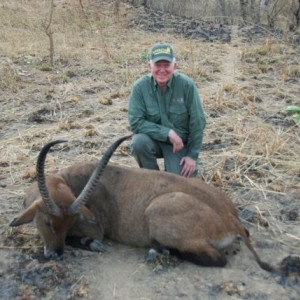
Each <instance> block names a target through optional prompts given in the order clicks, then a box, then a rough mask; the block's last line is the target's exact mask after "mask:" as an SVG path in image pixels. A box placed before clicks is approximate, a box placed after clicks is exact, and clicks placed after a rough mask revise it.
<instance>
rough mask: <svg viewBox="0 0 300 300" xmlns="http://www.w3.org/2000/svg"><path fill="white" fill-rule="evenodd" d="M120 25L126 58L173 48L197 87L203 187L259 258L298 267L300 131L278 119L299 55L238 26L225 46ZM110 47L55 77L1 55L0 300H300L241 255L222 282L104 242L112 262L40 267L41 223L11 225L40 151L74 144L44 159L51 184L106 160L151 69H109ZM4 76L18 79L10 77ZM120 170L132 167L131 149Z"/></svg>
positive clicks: (292, 91) (288, 284)
mask: <svg viewBox="0 0 300 300" xmlns="http://www.w3.org/2000/svg"><path fill="white" fill-rule="evenodd" d="M134 12H135V11H134ZM131 13H133V10H131ZM135 13H138V11H137V12H135ZM122 26H123V28H122V29H120V28H118V32H119V33H120V36H119V38H120V41H119V43H120V49H119V51H120V52H122V51H123V50H124V47H125V43H128V42H127V40H128V38H126V37H129V36H130V35H131V36H132V39H136V40H137V42H138V44H139V45H142V47H143V48H148V47H149V46H150V45H151V44H152V43H153V41H155V40H158V39H162V38H165V39H167V40H170V41H171V42H173V44H174V46H175V48H176V49H178V54H179V55H178V56H179V58H181V63H180V59H179V68H180V69H181V70H182V71H184V72H186V73H187V74H189V75H191V76H192V77H193V78H195V81H196V82H197V85H198V86H199V91H200V94H201V96H202V100H203V105H204V108H205V112H206V115H207V121H208V125H207V128H206V133H205V140H204V146H203V152H202V155H201V172H202V176H203V178H204V179H205V180H206V181H207V182H208V183H210V184H212V185H215V186H216V187H217V188H220V189H222V190H223V191H224V193H227V194H228V195H229V196H230V197H231V198H232V200H233V201H234V202H235V203H236V204H237V205H238V207H239V208H240V211H241V218H242V220H243V222H244V224H245V225H246V226H247V227H248V228H249V230H250V234H251V237H252V241H253V244H254V245H255V248H256V249H257V251H258V253H259V254H260V256H261V257H262V258H263V259H264V260H266V261H268V262H270V263H273V264H277V263H279V262H280V261H281V260H282V258H284V257H286V256H287V255H299V254H300V253H299V246H300V237H299V232H300V231H299V228H300V223H299V220H300V217H299V210H300V165H299V157H300V150H299V149H300V140H299V127H297V126H295V124H294V123H293V122H292V121H291V120H290V119H289V115H287V114H285V113H283V112H282V108H283V107H285V106H286V105H299V92H300V89H299V86H300V77H299V74H298V73H297V72H294V73H293V72H288V71H285V68H284V64H285V65H286V66H289V67H290V68H292V66H295V65H296V66H298V70H300V69H299V61H298V59H297V57H299V54H300V51H299V46H297V45H295V46H292V45H291V46H284V45H283V43H282V41H281V40H278V39H272V38H269V39H268V35H267V37H266V36H264V37H263V39H261V38H260V39H257V40H256V41H255V42H253V41H251V42H249V39H246V38H245V37H249V33H248V34H245V32H244V31H242V30H241V29H239V28H238V27H236V26H233V27H230V31H231V42H230V43H218V42H216V43H203V42H202V41H197V40H187V39H185V38H182V37H180V36H178V35H174V34H172V33H159V34H157V33H156V34H153V33H151V32H145V31H141V30H140V29H138V28H136V29H133V28H127V27H126V26H124V24H123V25H122ZM108 30H110V31H112V35H113V34H114V33H116V32H114V31H113V30H114V29H113V27H109V29H108ZM250 35H251V33H250ZM108 36H109V34H108V33H107V35H106V37H108ZM122 39H123V40H122ZM125 40H126V41H125ZM271 42H272V43H273V45H270V44H268V43H271ZM110 43H111V44H110ZM114 43H115V41H110V42H108V44H106V47H104V46H101V50H100V51H99V53H98V52H97V53H95V50H94V48H93V47H88V48H89V50H86V49H85V50H84V51H87V52H85V55H83V56H80V58H76V59H74V58H72V59H71V58H70V59H69V60H68V61H63V60H58V61H57V68H56V69H55V70H52V71H51V70H50V71H45V70H43V68H42V66H43V64H44V61H43V59H41V58H40V57H38V56H37V55H36V54H34V53H31V52H30V51H25V50H24V51H23V52H22V51H21V50H20V52H19V54H18V55H15V56H14V57H10V56H9V54H8V53H5V52H4V53H3V54H1V55H0V65H1V71H2V73H1V74H2V75H1V76H2V77H1V80H2V81H1V84H2V89H1V90H0V101H1V108H0V110H1V116H0V130H1V131H0V137H1V141H2V143H1V145H0V153H1V156H0V166H1V171H0V191H1V203H0V234H1V248H0V298H1V299H141V300H142V299H143V300H146V299H151V300H160V299H259V300H261V299H268V300H269V299H270V300H271V299H272V300H277V299H278V300H285V299H295V300H296V299H299V298H300V287H299V286H300V285H299V276H298V277H297V276H291V277H290V278H289V279H287V280H286V281H285V282H283V281H282V280H281V278H279V276H276V275H273V274H270V273H267V272H265V271H263V270H261V269H260V268H259V267H258V265H257V264H256V263H255V261H254V259H253V257H252V255H251V254H250V253H249V251H248V250H247V249H245V247H244V245H243V244H241V245H240V247H241V248H240V251H239V252H238V253H237V254H236V255H234V254H233V253H232V252H230V253H229V254H228V264H227V266H226V267H225V268H222V269H220V268H204V267H199V266H196V265H193V264H191V263H188V262H183V261H179V260H177V259H176V258H173V257H161V258H160V259H159V260H158V261H157V262H156V263H153V264H148V263H146V262H145V255H146V253H147V249H137V248H132V247H128V246H126V245H121V244H117V243H115V242H112V241H109V240H106V241H105V244H106V245H107V249H108V250H107V252H106V253H103V254H99V253H92V252H88V251H84V250H78V249H73V248H70V247H67V249H66V252H65V254H64V256H63V259H62V260H60V261H46V260H44V259H43V257H42V252H43V249H42V242H41V241H40V239H39V237H38V235H37V233H36V231H35V228H34V225H33V224H29V225H24V226H21V227H19V228H10V227H9V226H8V224H9V222H10V221H11V220H12V218H13V217H14V216H15V215H16V214H17V213H18V212H19V211H20V210H21V209H22V196H23V194H24V192H25V190H26V188H27V187H28V186H29V185H30V184H31V182H32V181H33V180H34V177H35V160H36V157H37V155H38V152H39V150H40V148H41V147H42V145H44V144H45V143H46V142H48V141H50V140H53V139H57V138H66V139H68V141H69V143H68V145H69V146H68V147H66V148H64V149H61V148H60V149H61V150H58V151H53V152H51V153H50V154H49V156H48V158H47V172H53V171H55V170H58V169H61V168H63V167H65V166H68V165H71V164H73V163H76V162H77V161H81V160H88V159H92V158H98V157H100V156H101V153H103V151H104V150H105V149H106V148H107V146H108V145H109V144H110V143H111V142H112V140H115V139H117V138H118V137H120V136H122V135H125V134H127V133H128V132H129V131H128V123H127V104H128V95H129V92H130V86H131V84H132V82H133V81H134V79H135V78H137V77H139V76H140V75H141V74H142V73H145V72H146V71H147V70H146V62H145V61H142V62H141V61H139V59H140V55H141V52H137V51H133V52H132V54H131V53H130V55H131V56H130V57H128V58H127V57H126V61H125V58H124V57H123V60H122V55H120V57H121V58H120V57H119V56H117V55H116V54H114V53H110V55H111V56H108V57H107V56H106V54H107V52H106V51H108V52H109V51H112V49H114V51H117V50H116V49H115V48H114V46H113V45H114ZM122 43H124V44H122ZM268 45H269V46H268ZM89 46H90V45H89ZM132 47H133V50H137V49H139V47H138V45H136V46H132ZM268 47H269V48H268ZM270 47H271V48H270ZM260 49H272V51H269V54H268V55H267V59H266V56H263V55H259V54H257V53H258V52H259V50H260ZM270 53H271V54H270ZM113 55H115V56H113ZM99 56H100V57H99ZM264 59H265V60H264ZM99 61H101V64H100V63H99ZM32 62H34V65H33V64H32ZM297 64H298V65H297ZM293 68H294V67H293ZM7 70H13V71H14V72H13V73H12V74H14V76H16V77H15V78H14V77H11V78H10V77H8V75H9V74H11V73H10V72H8V71H7ZM298 72H299V71H298ZM295 74H296V75H295ZM297 74H298V75H297ZM4 75H6V77H5V76H4ZM112 161H113V162H117V163H119V164H122V165H129V166H132V167H137V165H136V163H135V161H134V159H133V158H132V157H131V156H130V154H129V142H125V143H124V144H123V145H122V146H121V147H120V148H119V149H118V150H117V151H116V153H115V154H114V156H113V158H112Z"/></svg>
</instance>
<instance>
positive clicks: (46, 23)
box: [42, 0, 54, 67]
mask: <svg viewBox="0 0 300 300" xmlns="http://www.w3.org/2000/svg"><path fill="white" fill-rule="evenodd" d="M53 11H54V0H51V3H50V12H49V19H48V20H46V19H45V20H44V21H43V22H42V27H43V29H44V31H45V33H46V35H47V36H48V38H49V45H50V46H49V56H50V65H51V67H53V66H54V41H53V31H52V29H51V24H52V19H53Z"/></svg>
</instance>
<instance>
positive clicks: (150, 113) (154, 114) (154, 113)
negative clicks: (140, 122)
mask: <svg viewBox="0 0 300 300" xmlns="http://www.w3.org/2000/svg"><path fill="white" fill-rule="evenodd" d="M146 119H147V121H150V122H153V123H156V124H160V114H159V112H158V110H157V109H154V108H152V109H151V108H150V109H149V108H148V109H147V113H146Z"/></svg>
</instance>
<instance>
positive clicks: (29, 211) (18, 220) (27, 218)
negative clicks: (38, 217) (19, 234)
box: [9, 199, 41, 227]
mask: <svg viewBox="0 0 300 300" xmlns="http://www.w3.org/2000/svg"><path fill="white" fill-rule="evenodd" d="M40 205H41V200H40V199H39V200H36V201H34V202H33V203H31V205H30V206H28V207H27V208H26V209H25V210H24V211H23V212H22V213H21V214H20V215H19V216H17V217H15V218H14V219H13V220H12V221H11V222H10V224H9V226H12V227H15V226H20V225H23V224H26V223H30V222H32V221H33V219H34V216H35V213H36V211H37V209H38V207H39V206H40Z"/></svg>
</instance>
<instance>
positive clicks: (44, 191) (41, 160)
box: [36, 140, 67, 216]
mask: <svg viewBox="0 0 300 300" xmlns="http://www.w3.org/2000/svg"><path fill="white" fill-rule="evenodd" d="M65 142H67V141H65V140H56V141H53V142H50V143H48V144H46V145H45V146H44V147H43V148H42V150H41V151H40V154H39V156H38V159H37V164H36V177H37V183H38V187H39V191H40V194H41V196H42V199H43V201H44V203H45V205H46V207H47V209H48V212H49V213H50V214H52V215H55V216H59V215H60V213H61V212H60V208H59V207H58V206H57V205H56V203H55V202H54V201H53V199H51V197H50V195H49V191H48V188H47V185H46V180H45V171H44V170H45V160H46V156H47V153H48V152H49V150H50V148H51V147H52V146H54V145H56V144H59V143H65Z"/></svg>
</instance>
